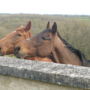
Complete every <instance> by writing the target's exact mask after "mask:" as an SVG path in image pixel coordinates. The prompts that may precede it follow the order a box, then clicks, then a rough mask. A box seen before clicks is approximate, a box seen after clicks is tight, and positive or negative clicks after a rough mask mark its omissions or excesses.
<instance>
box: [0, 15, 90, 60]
mask: <svg viewBox="0 0 90 90" xmlns="http://www.w3.org/2000/svg"><path fill="white" fill-rule="evenodd" d="M29 20H31V21H32V33H33V34H36V33H38V32H40V31H42V30H44V29H45V27H46V24H47V22H48V21H50V22H51V24H52V23H53V22H54V21H55V22H57V25H58V30H59V32H60V35H61V36H62V37H63V38H64V39H65V40H67V41H68V42H69V43H70V44H71V45H72V46H74V47H75V48H77V49H79V50H81V51H82V52H83V53H84V54H85V55H86V57H87V58H88V59H90V55H89V54H90V17H89V16H67V15H29V14H25V15H24V14H13V15H11V14H0V38H2V37H4V36H5V35H6V34H8V33H10V32H12V31H14V30H15V29H16V28H17V27H19V26H20V25H25V24H26V23H27V22H28V21H29Z"/></svg>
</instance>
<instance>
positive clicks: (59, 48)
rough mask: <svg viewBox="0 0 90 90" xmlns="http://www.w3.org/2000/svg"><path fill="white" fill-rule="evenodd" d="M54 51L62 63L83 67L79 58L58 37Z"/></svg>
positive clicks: (55, 40)
mask: <svg viewBox="0 0 90 90" xmlns="http://www.w3.org/2000/svg"><path fill="white" fill-rule="evenodd" d="M54 42H55V43H54V50H55V52H56V55H57V57H58V59H59V62H60V63H64V64H73V65H81V64H82V63H81V61H80V59H79V57H78V56H77V55H76V54H74V53H72V51H71V50H70V49H69V48H67V47H66V45H65V44H64V43H63V41H62V40H61V39H60V38H59V37H58V36H56V37H55V39H54Z"/></svg>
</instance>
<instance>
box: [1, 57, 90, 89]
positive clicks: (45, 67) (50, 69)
mask: <svg viewBox="0 0 90 90" xmlns="http://www.w3.org/2000/svg"><path fill="white" fill-rule="evenodd" d="M0 74H1V75H6V76H13V77H19V78H25V79H30V80H38V81H42V82H46V83H52V84H57V85H59V86H69V87H76V88H83V89H90V68H89V67H82V66H74V65H65V64H55V63H47V62H39V61H31V60H21V59H15V58H9V57H0Z"/></svg>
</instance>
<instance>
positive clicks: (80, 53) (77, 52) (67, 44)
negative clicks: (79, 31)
mask: <svg viewBox="0 0 90 90" xmlns="http://www.w3.org/2000/svg"><path fill="white" fill-rule="evenodd" d="M57 35H58V37H59V38H60V39H61V40H62V41H63V43H64V44H65V45H66V47H67V48H68V49H70V50H71V52H72V53H74V54H75V55H77V56H78V57H79V59H80V60H81V62H82V64H86V60H87V59H86V57H85V55H84V54H83V53H82V52H81V51H80V50H78V49H76V48H74V47H73V46H72V45H71V44H69V43H68V42H67V41H66V40H64V39H63V38H62V37H61V36H60V34H59V32H57Z"/></svg>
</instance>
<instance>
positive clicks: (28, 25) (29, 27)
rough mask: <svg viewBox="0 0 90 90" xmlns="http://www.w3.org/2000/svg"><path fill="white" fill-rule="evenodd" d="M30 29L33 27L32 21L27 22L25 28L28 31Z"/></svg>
mask: <svg viewBox="0 0 90 90" xmlns="http://www.w3.org/2000/svg"><path fill="white" fill-rule="evenodd" d="M30 29H31V21H29V22H28V23H27V25H26V26H25V28H24V30H25V31H26V32H27V31H29V30H30Z"/></svg>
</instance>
